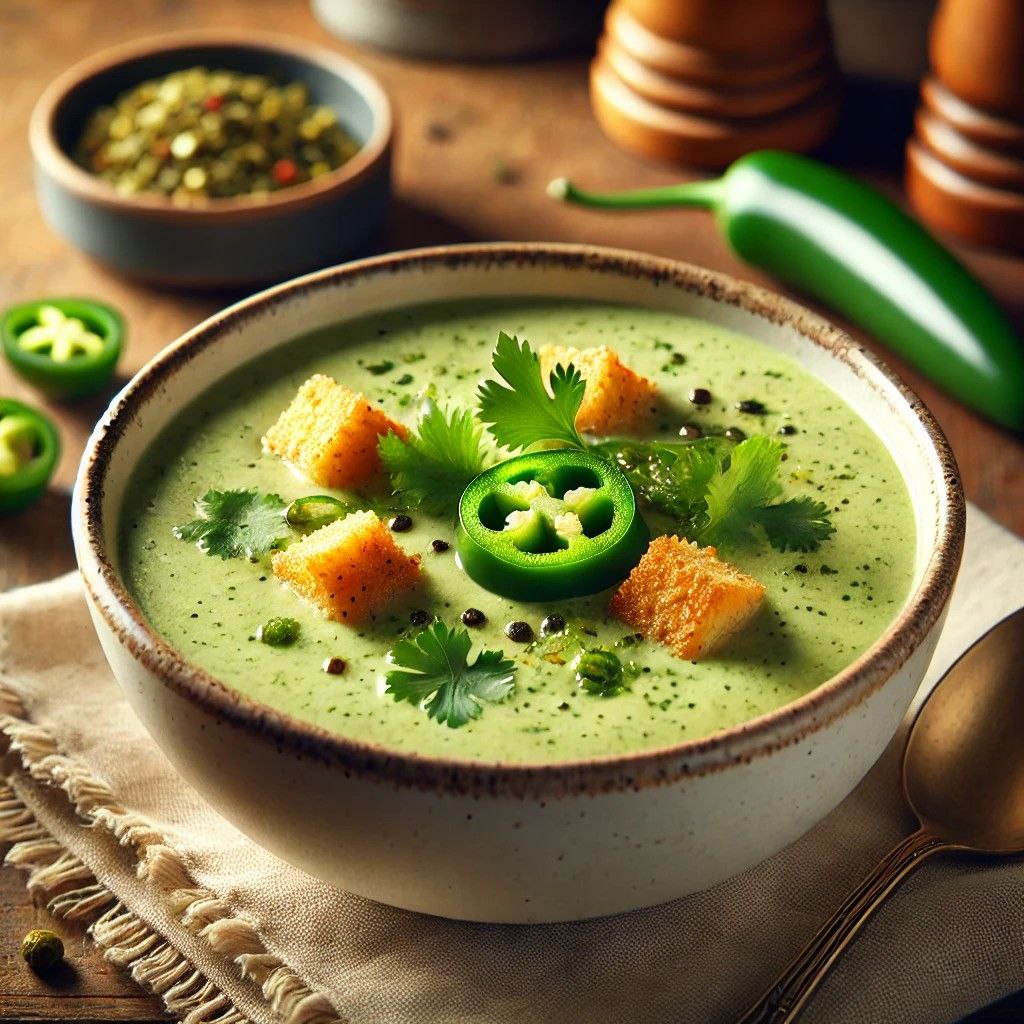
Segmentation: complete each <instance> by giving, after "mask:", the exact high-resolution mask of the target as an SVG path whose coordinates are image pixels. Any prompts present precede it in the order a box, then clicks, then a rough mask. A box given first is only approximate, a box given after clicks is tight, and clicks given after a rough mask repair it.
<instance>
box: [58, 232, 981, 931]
mask: <svg viewBox="0 0 1024 1024" xmlns="http://www.w3.org/2000/svg"><path fill="white" fill-rule="evenodd" d="M488 295H501V296H503V297H507V296H510V295H522V296H557V297H562V298H573V299H595V300H600V301H605V302H607V301H618V302H628V303H635V304H640V305H643V306H647V307H651V308H655V309H659V310H664V311H667V312H673V313H681V314H685V315H690V316H697V317H702V318H704V319H706V320H709V321H711V322H713V323H717V324H720V325H722V326H723V327H728V328H730V329H735V330H738V331H742V332H744V333H746V334H748V335H752V336H754V337H755V338H759V339H760V340H762V341H763V342H764V343H766V344H768V345H770V346H772V347H773V348H776V349H778V350H780V351H783V352H786V353H789V354H790V355H792V356H794V357H796V358H797V359H798V360H799V361H800V362H801V363H802V364H803V365H804V366H805V367H806V368H807V369H808V370H809V371H810V372H812V373H814V374H815V375H816V376H818V377H819V378H820V379H821V380H823V381H824V382H825V383H826V384H828V385H829V386H830V387H832V388H833V389H834V390H835V391H837V392H838V393H839V394H840V395H842V396H843V398H845V400H846V401H847V402H848V403H849V404H850V405H851V406H852V407H853V408H854V409H855V410H856V411H857V412H858V413H859V414H860V415H861V416H862V417H863V418H864V419H865V420H866V421H867V422H868V423H869V424H870V425H871V426H872V427H873V428H874V429H875V430H876V431H877V432H878V433H879V435H880V436H881V437H882V438H883V439H884V440H885V443H886V444H887V445H888V447H889V449H890V450H891V451H892V453H893V455H894V457H895V459H896V461H897V463H898V465H899V468H900V470H901V472H902V474H903V476H904V478H905V479H906V481H907V484H908V487H909V490H910V493H911V495H912V497H913V503H914V514H915V519H916V525H917V555H916V568H915V577H914V583H913V589H912V593H911V596H910V598H909V600H908V603H907V605H906V607H905V608H904V609H903V610H902V611H901V613H900V614H899V615H898V616H897V618H896V620H895V621H894V622H893V623H892V625H891V626H890V628H889V629H888V630H887V631H886V632H885V634H884V635H883V636H881V637H880V638H879V640H878V641H877V642H876V643H875V644H874V645H873V646H872V647H871V648H870V649H869V650H868V651H866V652H865V653H864V654H863V655H862V656H861V657H859V658H858V659H857V660H856V661H855V662H854V663H853V664H852V665H850V666H849V667H848V668H847V669H846V670H844V671H843V672H842V673H840V674H839V675H837V676H835V677H834V678H833V679H831V680H829V681H828V682H827V683H825V684H824V685H822V686H820V687H819V688H818V689H816V690H814V691H813V692H811V693H810V694H808V695H806V696H804V697H802V698H801V699H800V700H798V701H795V702H794V703H792V704H789V705H786V706H785V707H782V708H780V709H778V710H776V711H774V712H772V713H770V714H767V715H764V716H763V717H761V718H758V719H755V720H753V721H750V722H747V723H745V724H743V725H741V726H738V727H736V728H733V729H729V730H727V731H723V732H719V733H716V734H714V735H712V736H709V737H706V738H704V739H700V740H697V741H692V742H687V743H681V744H679V745H677V746H674V747H670V748H664V749H658V750H651V751H645V752H642V753H633V754H628V755H621V756H614V757H607V758H601V759H595V760H589V761H582V762H574V763H561V764H550V765H533V766H523V765H509V764H497V763H494V764H481V763H472V762H460V761H450V760H443V759H436V758H428V757H419V756H413V755H409V754H403V753H397V752H394V751H389V750H387V749H383V748H380V747H376V746H372V745H370V744H366V743H360V742H358V741H355V740H350V739H344V738H342V737H340V736H337V735H333V734H331V733H328V732H326V731H325V730H322V729H318V728H316V727H313V726H310V725H307V724H305V723H302V722H300V721H298V720H297V719H294V718H291V717H289V716H287V715H285V714H282V713H280V712H278V711H275V710H274V709H272V708H269V707H267V706H264V705H260V704H258V703H256V702H254V701H252V700H250V699H249V698H247V697H245V696H243V695H241V694H240V693H238V692H237V691H235V690H232V689H231V688H230V687H229V686H227V685H225V684H224V683H221V682H220V681H218V680H216V679H214V678H212V677H210V676H209V675H208V674H207V673H205V672H204V671H202V670H201V669H199V668H198V667H196V666H194V665H191V664H190V663H189V662H188V661H187V660H186V659H185V658H184V656H183V655H181V654H180V653H178V652H177V651H175V650H174V649H173V648H172V647H170V646H169V645H168V644H167V643H165V642H164V641H163V640H162V639H161V638H160V637H159V636H158V635H157V634H156V633H155V632H154V631H153V630H152V629H151V628H150V627H149V625H148V624H147V623H146V621H145V619H144V618H143V616H142V614H141V613H140V611H139V609H138V608H137V606H136V605H135V603H134V601H133V600H132V598H131V597H130V595H129V592H128V590H127V588H126V587H125V586H124V584H123V583H122V581H121V578H120V576H119V572H118V564H117V551H116V537H117V524H118V517H119V514H120V510H121V504H122V501H123V499H124V493H125V488H126V486H127V483H128V480H129V478H130V476H131V473H132V470H133V469H134V468H135V466H136V464H137V463H138V461H139V459H140V458H142V456H143V454H144V453H145V451H146V448H147V446H148V445H149V443H150V442H151V441H152V440H153V439H154V438H155V437H156V435H157V434H158V433H159V431H160V430H161V429H162V428H163V427H164V426H165V425H166V424H167V423H168V422H169V421H170V420H171V419H173V418H174V416H175V415H177V413H178V412H179V410H180V409H181V408H182V406H183V405H184V404H185V403H186V402H188V401H190V400H192V399H193V398H195V397H196V396H197V395H199V394H200V393H201V392H202V391H204V390H205V389H206V388H208V387H209V386H210V385H211V383H212V382H214V381H216V380H217V379H219V378H220V377H222V376H223V375H224V374H226V373H228V372H229V371H231V370H232V369H234V368H235V367H236V366H237V365H238V363H239V361H240V360H242V359H252V358H256V357H258V356H260V355H262V354H263V353H265V352H268V351H270V350H271V349H273V348H275V347H277V346H278V345H280V344H282V343H284V342H287V341H289V340H290V339H292V338H294V337H295V336H297V335H300V334H304V333H306V332H308V331H312V330H315V329H317V328H320V327H325V326H328V325H331V324H336V323H339V322H343V321H346V320H350V319H353V318H356V317H361V316H365V315H367V314H371V313H375V312H378V311H382V310H387V309H393V308H394V307H396V306H401V305H405V304H409V303H418V302H424V301H428V300H432V299H438V298H441V297H444V298H447V299H454V298H460V297H471V296H472V297H480V296H488ZM73 525H74V536H75V550H76V553H77V556H78V562H79V565H80V566H81V570H82V574H83V577H84V580H85V585H86V590H87V593H88V596H89V601H90V606H91V610H92V614H93V618H94V621H95V624H96V629H97V632H98V633H99V637H100V641H101V643H102V645H103V648H104V650H105V652H106V655H107V658H108V659H109V661H110V664H111V666H112V668H113V670H114V674H115V675H116V676H117V678H118V680H119V681H120V683H121V686H122V687H123V689H124V692H125V694H126V695H127V697H128V699H129V701H130V702H131V704H132V706H133V707H134V709H135V711H136V713H137V714H138V716H139V718H140V719H141V720H142V721H143V723H144V724H145V725H146V727H147V728H148V729H149V731H150V732H151V733H152V735H153V737H154V738H155V740H156V741H157V743H159V745H160V746H161V748H162V749H163V750H164V752H165V753H166V754H167V756H168V757H169V758H170V759H171V761H172V762H173V763H174V764H175V766H176V767H177V768H178V770H179V771H180V772H181V774H182V775H183V776H184V777H185V778H186V779H187V780H188V781H189V782H190V783H192V785H194V786H195V787H196V788H197V789H198V790H199V792H200V793H202V794H203V795H204V796H205V797H206V798H207V799H208V800H209V801H210V803H211V804H213V806H214V807H216V808H217V809H218V810H219V811H220V812H221V813H222V814H224V815H225V816H226V817H227V818H229V819H230V820H231V821H233V822H234V823H235V824H236V825H237V826H238V827H239V828H240V829H242V831H244V832H246V833H247V834H248V835H250V836H251V837H252V838H253V839H255V840H256V841H257V842H259V843H261V844H262V845H263V846H265V847H267V848H268V849H269V850H272V851H273V852H274V853H276V854H278V855H280V856H281V857H283V858H284V859H286V860H288V861H291V862H292V863H294V864H297V865H299V866H300V867H302V868H304V869H306V870H307V871H309V872H311V873H312V874H314V875H317V876H319V877H321V878H323V879H326V880H327V881H329V882H332V883H335V884H337V885H339V886H341V887H342V888H345V889H348V890H351V891H353V892H356V893H359V894H361V895H364V896H368V897H372V898H373V899H376V900H380V901H383V902H385V903H390V904H394V905H396V906H400V907H407V908H410V909H413V910H420V911H425V912H428V913H431V914H440V915H444V916H449V917H458V918H467V919H472V920H480V921H514V922H529V921H551V920H560V919H569V918H583V917H592V916H596V915H600V914H609V913H614V912H617V911H623V910H628V909H631V908H636V907H640V906H644V905H649V904H653V903H658V902H661V901H664V900H668V899H672V898H674V897H677V896H681V895H683V894H685V893H689V892H693V891H696V890H699V889H702V888H705V887H707V886H709V885H712V884H714V883H715V882H718V881H720V880H722V879H724V878H726V877H728V876H730V875H732V874H735V873H736V872H738V871H741V870H743V869H744V868H747V867H749V866H750V865H752V864H754V863H756V862H757V861H760V860H762V859H763V858H765V857H767V856H769V855H770V854H772V853H774V852H776V851H777V850H779V849H781V848H782V847H783V846H785V845H787V844H788V843H790V842H792V841H793V840H794V839H796V838H797V837H798V836H800V835H801V834H802V833H803V832H805V831H806V830H807V829H808V828H810V827H811V826H812V825H814V824H815V823H816V822H817V821H819V820H820V819H821V818H822V817H823V816H824V815H825V814H826V813H828V811H829V810H831V809H832V808H833V807H835V805H836V804H837V803H839V801H840V800H842V799H843V797H844V796H846V795H847V793H849V792H850V790H851V789H852V788H853V787H854V786H855V785H856V783H857V782H858V780H859V779H860V778H861V777H862V776H863V775H864V773H865V772H866V771H867V770H868V768H869V767H870V766H871V765H872V763H873V762H874V761H875V760H876V759H877V757H878V756H879V754H880V753H881V752H882V750H883V749H884V747H885V746H886V744H887V743H888V742H889V740H890V739H891V737H892V736H893V734H894V732H895V730H896V728H897V725H898V724H899V721H900V719H901V718H902V716H903V714H904V713H905V711H906V709H907V707H908V705H909V704H910V701H911V698H912V697H913V695H914V693H915V691H916V690H917V688H918V685H919V683H920V681H921V678H922V676H923V674H924V671H925V669H926V667H927V665H928V662H929V660H930V658H931V655H932V652H933V650H934V647H935V643H936V640H937V638H938V632H939V629H940V626H941V622H942V619H943V616H944V613H945V609H946V605H947V602H948V599H949V595H950V591H951V589H952V586H953V582H954V578H955V576H956V571H957V568H958V565H959V562H960V555H961V550H962V545H963V531H964V499H963V494H962V491H961V488H960V483H959V480H958V478H957V469H956V464H955V462H954V460H953V456H952V453H951V452H950V450H949V447H948V445H947V444H946V441H945V439H944V438H943V436H942V434H941V432H940V431H939V428H938V427H937V426H936V424H935V422H934V420H933V419H932V418H931V416H930V414H929V413H928V412H927V410H926V409H924V407H923V406H922V405H921V403H920V402H919V400H918V399H917V398H916V397H915V396H914V395H913V394H912V393H911V392H909V391H908V390H907V389H906V388H905V387H904V386H903V385H901V384H900V382H899V381H897V380H896V379H895V378H894V377H893V376H892V374H891V373H889V371H888V370H886V369H885V368H884V367H882V366H881V365H880V364H879V363H878V362H877V361H876V360H875V359H874V358H873V357H872V356H871V355H869V354H867V353H866V352H864V351H863V350H861V349H860V348H858V347H857V346H856V345H855V344H854V343H853V341H852V340H851V339H850V338H849V337H847V336H846V335H844V334H843V333H842V332H841V331H839V330H838V329H836V328H834V327H832V326H830V325H829V324H828V323H826V322H825V321H823V320H822V319H820V318H819V317H817V316H814V315H812V314H811V313H809V312H807V311H806V310H804V309H802V308H801V307H799V306H796V305H794V304H793V303H791V302H788V301H786V300H784V299H781V298H779V297H778V296H775V295H773V294H771V293H770V292H767V291H765V290H763V289H761V288H757V287H755V286H753V285H750V284H745V283H743V282H740V281H736V280H733V279H732V278H729V277H726V276H724V275H721V274H715V273H712V272H710V271H707V270H702V269H700V268H697V267H693V266H689V265H687V264H682V263H676V262H673V261H670V260H665V259H658V258H654V257H650V256H643V255H639V254H633V253H625V252H616V251H614V250H607V249H593V248H586V247H582V246H562V245H549V244H535V245H515V244H509V245H504V244H498V245H490V246H484V245H478V246H456V247H450V248H444V249H433V250H420V251H417V252H411V253H399V254H396V255H391V256H385V257H380V258H376V259H370V260H364V261H361V262H357V263H351V264H348V265H346V266H341V267H336V268H333V269H331V270H326V271H322V272H320V273H317V274H312V275H310V276H307V277H304V278H300V279H298V280H296V281H292V282H290V283H287V284H284V285H280V286H278V287H276V288H273V289H270V290H268V291H266V292H263V293H261V294H259V295H256V296H254V297H253V298H250V299H247V300H245V301H244V302H241V303H239V304H238V305H235V306H232V307H231V308H230V309H228V310H226V311H224V312H223V313H220V314H218V315H217V316H214V317H212V318H211V319H210V320H208V321H206V322H205V323H204V324H201V325H200V326H199V327H197V328H195V329H194V330H192V331H190V332H189V333H188V334H186V335H185V336H184V337H182V338H181V339H180V340H179V341H177V342H175V343H174V344H173V345H171V346H170V347H169V348H167V349H165V350H164V351H163V352H162V353H161V354H160V355H159V356H157V357H156V358H155V359H154V360H153V361H152V362H151V363H149V365H147V366H146V367H145V368H144V369H143V370H142V371H141V372H140V373H139V374H138V376H137V377H136V378H135V379H134V380H133V381H132V382H131V383H130V384H129V385H128V386H127V387H126V388H125V390H124V391H123V392H122V393H121V395H120V396H119V397H118V398H117V399H116V400H115V402H114V403H113V405H112V406H111V408H110V410H109V411H108V412H107V414H106V415H105V416H104V418H103V419H102V420H101V421H100V423H99V425H98V426H97V428H96V430H95V432H94V433H93V436H92V438H91V440H90V442H89V445H88V448H87V450H86V453H85V458H84V460H83V462H82V467H81V470H80V473H79V478H78V482H77V485H76V490H75V497H74V509H73ZM894 785H895V780H894Z"/></svg>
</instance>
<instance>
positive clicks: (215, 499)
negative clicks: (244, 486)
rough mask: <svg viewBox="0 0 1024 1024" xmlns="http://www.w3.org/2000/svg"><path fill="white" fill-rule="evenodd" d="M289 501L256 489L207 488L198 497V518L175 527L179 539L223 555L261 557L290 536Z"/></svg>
mask: <svg viewBox="0 0 1024 1024" xmlns="http://www.w3.org/2000/svg"><path fill="white" fill-rule="evenodd" d="M284 509H285V503H284V501H282V500H281V498H280V497H278V495H276V494H260V492H259V491H255V490H234V491H216V490H213V491H207V492H206V493H205V494H204V495H203V496H202V497H201V498H198V499H196V518H195V519H193V520H192V521H191V522H190V523H186V524H185V525H184V526H176V527H175V528H174V536H175V537H177V538H178V539H179V540H191V541H195V543H196V545H197V546H198V547H199V548H200V550H202V551H205V552H206V553H207V554H208V555H218V556H219V557H221V558H239V557H241V556H243V555H244V556H245V557H246V558H260V557H261V556H263V555H265V554H267V552H268V551H271V550H273V549H274V548H276V547H279V546H280V545H281V544H282V543H283V542H284V541H285V540H287V538H288V536H289V530H288V524H287V523H286V522H285V519H284Z"/></svg>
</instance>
